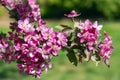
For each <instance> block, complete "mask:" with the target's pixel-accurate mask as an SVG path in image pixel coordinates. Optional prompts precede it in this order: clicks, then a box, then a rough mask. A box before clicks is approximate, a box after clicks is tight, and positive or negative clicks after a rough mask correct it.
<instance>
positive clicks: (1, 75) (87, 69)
mask: <svg viewBox="0 0 120 80" xmlns="http://www.w3.org/2000/svg"><path fill="white" fill-rule="evenodd" d="M47 23H48V24H47V25H49V26H50V27H52V26H56V25H57V24H58V23H59V22H58V21H54V20H53V21H50V20H48V21H47ZM67 23H70V22H67ZM67 23H65V24H67ZM101 24H103V25H104V26H103V29H102V31H101V32H102V34H103V32H104V31H107V32H108V33H109V34H110V35H111V36H112V40H113V46H114V51H113V54H112V55H111V59H110V65H111V67H110V68H107V67H106V66H105V64H104V63H100V65H99V66H97V67H96V66H95V64H94V63H93V62H89V63H88V62H83V63H80V64H79V65H78V66H77V67H75V66H73V65H72V64H71V63H70V62H69V61H68V59H67V57H66V53H65V52H62V51H59V56H57V57H54V58H53V60H52V63H53V68H52V69H50V70H49V71H48V73H45V72H43V73H42V75H41V78H40V79H36V78H34V77H32V76H29V75H26V74H19V73H18V69H17V67H16V66H15V65H16V64H15V63H11V64H5V63H4V62H3V61H0V80H120V22H119V21H117V22H114V21H104V22H101ZM7 31H9V28H8V27H0V32H4V33H6V32H7Z"/></svg>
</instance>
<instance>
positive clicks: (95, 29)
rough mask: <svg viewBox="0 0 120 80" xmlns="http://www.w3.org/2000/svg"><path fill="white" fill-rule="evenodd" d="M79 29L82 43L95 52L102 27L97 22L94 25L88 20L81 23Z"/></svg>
mask: <svg viewBox="0 0 120 80" xmlns="http://www.w3.org/2000/svg"><path fill="white" fill-rule="evenodd" d="M77 27H78V28H79V29H80V32H79V33H78V37H79V38H80V43H85V44H86V46H87V47H88V49H89V50H93V49H94V46H95V45H96V44H97V39H98V38H99V36H100V32H99V31H100V30H101V28H102V25H98V22H97V21H96V22H94V23H92V22H91V21H90V20H86V21H85V22H80V23H79V25H78V26H77Z"/></svg>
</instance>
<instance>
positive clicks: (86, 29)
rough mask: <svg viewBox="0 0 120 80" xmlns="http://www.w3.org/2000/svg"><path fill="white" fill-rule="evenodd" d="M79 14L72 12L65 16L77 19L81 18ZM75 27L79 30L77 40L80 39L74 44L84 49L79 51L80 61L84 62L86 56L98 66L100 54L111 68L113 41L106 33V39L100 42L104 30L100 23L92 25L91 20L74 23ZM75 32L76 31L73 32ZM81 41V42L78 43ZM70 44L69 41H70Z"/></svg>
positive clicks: (87, 59)
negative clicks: (83, 58) (77, 17)
mask: <svg viewBox="0 0 120 80" xmlns="http://www.w3.org/2000/svg"><path fill="white" fill-rule="evenodd" d="M79 15H80V14H78V13H77V12H75V11H74V10H73V11H71V12H70V14H65V16H67V17H71V18H73V17H76V16H79ZM74 25H75V26H74V27H75V28H76V29H77V31H76V32H75V33H76V34H77V36H75V38H76V37H77V38H76V39H79V40H77V41H75V40H76V39H73V42H75V43H74V44H75V45H78V47H79V46H80V47H82V48H81V49H82V50H79V51H78V53H79V52H82V53H84V54H82V53H80V54H79V61H80V62H81V61H82V57H83V56H84V55H85V58H86V59H85V60H86V61H89V60H93V61H95V62H96V64H98V62H99V60H100V59H99V57H97V56H98V53H99V55H100V56H101V57H103V59H104V62H105V63H106V65H107V66H109V63H108V60H109V59H110V55H111V54H112V51H113V46H112V40H111V39H110V36H109V35H108V33H106V32H105V39H104V41H103V42H101V41H99V38H100V36H101V34H100V30H101V29H102V25H98V22H97V21H95V22H94V23H92V22H91V21H90V20H88V19H87V20H85V21H84V22H82V21H80V22H75V21H74ZM73 32H74V31H73ZM78 41H79V42H78ZM68 42H69V41H68Z"/></svg>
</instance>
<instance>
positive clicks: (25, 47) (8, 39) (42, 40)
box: [0, 0, 113, 78]
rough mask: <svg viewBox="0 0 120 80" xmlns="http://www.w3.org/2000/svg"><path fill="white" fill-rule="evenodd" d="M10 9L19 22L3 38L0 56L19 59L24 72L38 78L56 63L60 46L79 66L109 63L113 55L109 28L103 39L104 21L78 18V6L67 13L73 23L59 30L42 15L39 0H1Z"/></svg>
mask: <svg viewBox="0 0 120 80" xmlns="http://www.w3.org/2000/svg"><path fill="white" fill-rule="evenodd" d="M0 2H1V3H2V5H3V6H4V7H5V8H6V9H7V10H8V11H9V14H10V17H11V18H14V19H15V22H13V23H10V31H9V32H8V34H9V35H8V36H4V35H2V37H1V38H0V59H2V60H4V61H5V62H6V63H11V62H12V61H14V62H16V65H17V67H18V68H19V72H20V73H23V72H25V73H27V74H28V75H33V76H35V77H37V78H39V77H40V75H41V73H42V71H48V69H49V68H51V67H52V63H51V59H52V57H54V56H57V55H58V51H59V50H63V49H64V50H66V51H67V52H68V54H67V57H68V59H69V60H70V62H71V63H73V64H74V65H75V66H77V64H78V63H79V62H82V60H83V58H84V60H85V61H94V62H96V65H98V63H99V62H100V61H101V58H103V61H104V62H105V64H106V65H107V66H108V67H109V59H110V55H111V53H112V51H113V47H112V40H111V38H110V36H109V35H108V33H107V32H105V33H104V35H105V39H104V40H103V41H102V40H101V39H100V37H101V34H100V30H101V29H102V25H99V24H98V22H97V21H95V22H94V23H92V22H91V21H90V20H88V19H87V20H85V21H84V22H82V21H80V22H77V21H75V20H74V17H77V16H79V15H80V14H78V13H77V12H76V11H75V10H72V11H71V12H70V13H69V14H64V15H65V16H66V17H68V18H72V20H73V24H74V26H73V27H69V26H67V25H60V26H57V28H59V31H58V32H55V31H54V30H53V28H50V27H48V26H46V22H44V21H43V20H42V18H41V15H40V8H39V6H38V5H37V4H36V0H26V1H24V0H0Z"/></svg>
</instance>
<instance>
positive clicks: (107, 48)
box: [99, 32, 113, 60]
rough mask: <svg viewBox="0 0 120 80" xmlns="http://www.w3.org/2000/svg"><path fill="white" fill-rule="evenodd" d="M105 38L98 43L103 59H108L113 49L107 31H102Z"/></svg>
mask: <svg viewBox="0 0 120 80" xmlns="http://www.w3.org/2000/svg"><path fill="white" fill-rule="evenodd" d="M104 35H105V39H104V41H103V42H102V43H101V44H100V45H99V47H100V49H101V50H100V56H102V57H103V58H104V60H108V59H109V58H110V55H111V53H112V51H113V47H112V46H111V45H112V40H111V38H110V36H109V35H108V33H107V32H105V33H104Z"/></svg>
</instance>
